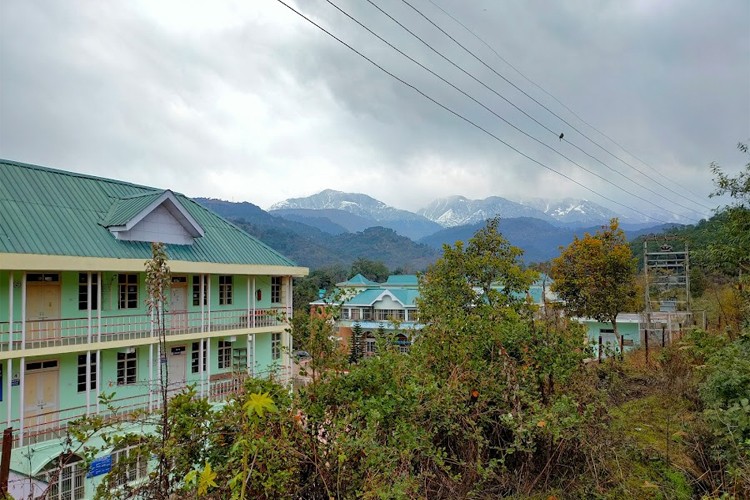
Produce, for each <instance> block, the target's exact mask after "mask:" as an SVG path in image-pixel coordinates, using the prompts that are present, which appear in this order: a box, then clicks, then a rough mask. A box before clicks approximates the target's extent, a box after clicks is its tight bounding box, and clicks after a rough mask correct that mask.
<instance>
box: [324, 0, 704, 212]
mask: <svg viewBox="0 0 750 500" xmlns="http://www.w3.org/2000/svg"><path fill="white" fill-rule="evenodd" d="M326 1H327V2H328V3H329V4H331V5H332V6H333V7H334V8H336V9H337V10H338V11H339V12H341V13H342V14H344V15H345V16H347V17H348V18H349V19H351V20H352V21H354V22H355V23H357V24H358V25H360V26H361V27H362V28H364V29H366V30H367V31H368V32H370V33H371V34H372V35H373V36H375V37H377V38H378V39H379V40H380V41H382V42H383V43H385V44H387V45H388V46H389V47H391V48H392V49H394V50H395V51H397V52H398V53H400V54H401V55H403V56H404V57H406V58H407V59H409V60H410V61H412V62H414V63H415V64H417V65H418V66H420V67H421V68H422V69H424V70H426V71H428V72H429V73H430V74H432V75H433V76H435V77H437V78H439V79H440V80H442V81H443V82H445V83H446V84H448V85H450V86H451V87H453V88H454V89H455V90H457V91H458V92H461V93H462V94H463V95H465V96H466V97H468V98H469V99H471V100H472V101H474V102H476V103H477V104H479V105H480V106H482V107H483V108H484V109H486V110H487V111H489V112H490V113H492V114H493V115H495V116H496V117H497V118H499V119H501V120H502V121H504V122H505V123H507V124H508V125H510V126H511V127H513V128H514V129H516V130H517V131H519V132H521V133H522V134H524V135H525V136H527V137H529V138H531V139H532V140H534V141H536V142H538V143H539V144H541V145H543V146H544V147H546V148H548V149H550V150H552V151H554V152H555V153H557V154H558V155H560V156H562V157H563V158H565V159H566V160H568V161H570V162H571V163H573V164H574V165H576V166H578V167H580V168H581V169H583V170H585V171H586V172H588V173H590V174H592V175H594V176H596V177H598V178H600V179H602V180H603V181H605V182H607V183H608V184H611V185H613V186H615V187H617V188H618V189H621V190H622V191H624V192H626V193H627V194H629V195H631V196H634V197H636V198H638V199H640V200H641V201H645V202H646V203H649V204H650V205H653V206H655V207H657V208H659V209H661V210H665V211H666V212H669V213H671V211H670V210H668V209H666V208H664V207H662V206H661V205H658V204H656V203H654V202H652V201H650V200H648V199H646V198H643V197H641V196H639V195H637V194H635V193H632V192H630V191H628V190H626V189H624V188H621V187H620V186H618V185H616V184H614V183H613V182H612V181H610V180H609V179H606V178H605V177H602V176H601V175H599V174H597V173H595V172H593V171H591V170H589V169H587V168H585V167H584V166H582V165H581V164H579V163H578V162H576V161H574V160H572V159H570V158H568V157H567V156H566V155H564V154H563V153H561V152H560V151H558V150H557V149H555V148H553V147H551V146H549V145H547V144H546V143H544V142H542V141H541V140H539V139H537V138H535V137H533V136H531V135H529V134H528V133H526V132H524V131H523V130H521V129H520V128H518V127H517V126H515V125H513V124H512V123H510V122H509V121H508V120H506V119H505V118H503V117H502V116H500V115H498V114H497V113H495V112H494V111H493V110H491V109H490V108H488V107H487V106H486V105H484V104H483V103H481V102H480V101H478V100H477V99H475V98H474V97H472V96H470V95H469V94H467V93H466V92H464V91H463V90H461V89H459V88H458V87H457V86H455V85H454V84H452V83H451V82H449V81H447V80H446V79H445V78H443V77H441V76H440V75H438V74H437V73H435V72H434V71H432V70H430V69H429V68H427V67H425V66H424V65H423V64H421V63H420V62H418V61H416V60H415V59H414V58H412V57H411V56H409V55H407V54H405V53H404V52H403V51H401V50H400V49H398V48H397V47H395V46H394V45H393V44H391V43H390V42H388V41H387V40H385V39H383V37H381V36H380V35H378V34H377V33H375V32H374V31H373V30H371V29H370V28H368V27H367V26H365V25H364V24H362V23H361V22H360V21H358V20H357V19H355V18H354V17H352V16H351V15H350V14H348V13H347V12H345V11H344V10H342V9H341V8H340V7H339V6H338V5H336V4H335V3H333V2H332V1H331V0H326ZM367 1H368V2H369V3H370V4H371V5H372V6H373V7H375V8H376V9H378V10H379V11H380V12H381V13H382V14H384V15H385V16H387V17H388V18H389V19H390V20H391V21H393V22H394V23H396V24H398V25H399V26H400V27H401V28H403V29H404V30H405V31H407V32H408V33H409V34H410V35H412V36H413V37H414V38H416V39H417V40H419V41H420V42H422V44H424V45H425V46H426V47H427V48H429V49H430V50H431V51H433V52H434V53H435V54H437V55H438V56H440V57H441V58H443V59H444V60H445V61H447V62H448V63H450V64H451V65H453V66H454V67H455V68H456V69H458V70H460V71H461V72H463V73H464V74H466V75H467V76H469V77H470V78H472V79H473V80H474V81H476V82H477V83H479V84H480V85H482V86H483V87H485V88H486V89H487V90H489V91H490V92H492V93H494V94H495V95H497V96H498V97H500V98H501V99H503V100H504V101H505V102H507V103H508V104H510V105H511V106H513V107H514V108H516V109H517V110H518V111H520V112H521V113H523V114H524V115H525V116H527V117H528V118H530V119H531V120H533V121H534V122H535V123H537V124H538V125H539V126H541V127H542V128H544V129H545V130H547V131H548V132H551V133H552V134H553V135H554V136H555V137H557V134H558V133H557V132H556V131H554V130H552V129H550V128H549V127H547V126H546V125H544V124H543V123H541V122H540V121H539V120H537V119H536V118H534V117H533V116H531V115H529V114H528V113H527V112H526V111H524V110H523V109H521V108H520V107H518V106H517V105H516V104H514V103H513V102H511V101H510V100H508V99H507V98H506V97H505V96H503V95H502V94H500V93H499V92H497V91H496V90H495V89H493V88H491V87H490V86H489V85H487V84H486V83H484V82H483V81H481V80H480V79H478V78H477V77H476V76H474V75H473V74H471V73H469V72H468V71H466V70H465V69H464V68H462V67H461V66H459V65H458V64H457V63H455V62H454V61H453V60H451V59H450V58H448V57H447V56H445V55H444V54H442V53H441V52H440V51H438V50H437V49H435V48H434V47H432V45H430V44H429V43H427V42H426V41H425V40H424V39H422V38H421V37H420V36H419V35H417V34H416V33H414V32H413V31H412V30H410V29H409V28H408V27H406V26H404V25H403V24H402V23H401V22H400V21H398V20H397V19H395V18H394V17H393V16H392V15H390V14H389V13H388V12H386V11H385V10H383V9H382V8H381V7H380V6H378V5H377V4H376V3H374V2H373V0H367ZM560 138H561V139H562V137H560ZM566 142H568V143H569V144H571V145H572V146H574V147H575V148H576V149H578V150H579V151H581V152H582V153H584V154H585V155H587V156H589V157H590V158H592V159H594V160H596V161H597V162H599V163H601V164H602V165H604V166H605V167H606V168H607V169H609V170H610V171H611V172H613V173H616V174H617V175H619V176H621V177H622V178H624V179H625V180H628V181H630V182H632V183H633V184H635V185H637V186H639V187H641V188H643V189H645V190H647V191H649V192H651V193H653V194H655V195H656V196H661V194H660V193H658V192H656V191H654V190H653V189H651V188H649V187H648V186H644V185H643V184H641V183H639V182H637V181H635V180H633V179H631V178H629V177H628V176H626V175H625V174H623V173H622V172H620V171H618V170H616V169H614V168H612V167H610V166H609V165H607V164H606V163H604V162H603V161H601V160H599V159H598V158H596V157H595V156H593V155H591V154H589V153H588V152H586V151H584V150H583V149H581V148H580V147H578V146H577V145H575V144H574V143H572V142H570V141H566ZM670 201H672V203H674V204H675V205H678V206H680V207H682V208H684V209H686V210H689V211H691V212H692V211H694V210H693V209H692V208H690V207H688V206H686V205H683V204H682V203H679V202H676V201H673V200H670ZM672 215H675V214H672ZM685 218H687V219H689V220H692V221H694V222H697V220H695V219H692V218H690V217H685Z"/></svg>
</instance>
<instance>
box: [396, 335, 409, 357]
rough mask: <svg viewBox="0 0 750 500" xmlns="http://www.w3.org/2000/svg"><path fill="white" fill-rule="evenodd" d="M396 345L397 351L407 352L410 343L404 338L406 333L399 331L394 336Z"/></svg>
mask: <svg viewBox="0 0 750 500" xmlns="http://www.w3.org/2000/svg"><path fill="white" fill-rule="evenodd" d="M396 345H397V346H398V352H400V353H402V354H406V353H407V352H409V346H410V345H411V342H409V339H408V338H406V335H404V334H403V333H399V334H398V336H397V337H396Z"/></svg>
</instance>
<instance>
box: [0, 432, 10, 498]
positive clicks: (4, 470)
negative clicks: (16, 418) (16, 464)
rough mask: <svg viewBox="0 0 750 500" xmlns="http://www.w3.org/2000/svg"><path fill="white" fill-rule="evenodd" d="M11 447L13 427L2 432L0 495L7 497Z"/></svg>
mask: <svg viewBox="0 0 750 500" xmlns="http://www.w3.org/2000/svg"><path fill="white" fill-rule="evenodd" d="M12 447H13V427H8V428H7V429H5V430H4V431H3V451H2V456H0V495H4V496H7V495H8V477H9V476H10V451H11V448H12Z"/></svg>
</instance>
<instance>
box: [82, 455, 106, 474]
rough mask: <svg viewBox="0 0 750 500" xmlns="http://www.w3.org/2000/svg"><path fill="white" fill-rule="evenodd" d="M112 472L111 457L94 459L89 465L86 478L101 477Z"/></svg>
mask: <svg viewBox="0 0 750 500" xmlns="http://www.w3.org/2000/svg"><path fill="white" fill-rule="evenodd" d="M110 470H112V455H107V456H106V457H99V458H95V459H94V460H92V461H91V465H89V471H88V473H86V477H94V476H101V475H102V474H106V473H107V472H109V471H110Z"/></svg>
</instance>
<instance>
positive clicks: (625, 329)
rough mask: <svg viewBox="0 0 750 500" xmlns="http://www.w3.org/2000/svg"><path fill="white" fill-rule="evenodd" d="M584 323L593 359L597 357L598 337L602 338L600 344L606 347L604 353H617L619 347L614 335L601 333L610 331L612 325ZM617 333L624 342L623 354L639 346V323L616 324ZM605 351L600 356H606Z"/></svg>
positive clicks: (593, 322) (588, 321) (594, 322)
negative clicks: (608, 351)
mask: <svg viewBox="0 0 750 500" xmlns="http://www.w3.org/2000/svg"><path fill="white" fill-rule="evenodd" d="M584 323H585V324H586V327H587V328H588V339H589V343H590V344H592V345H593V348H594V357H598V356H599V345H598V344H599V335H601V336H602V344H603V345H605V346H608V347H604V350H605V351H606V350H610V351H613V352H619V350H620V347H619V345H618V343H617V338H616V337H615V335H614V333H607V332H602V330H611V329H612V323H602V322H599V321H590V320H587V321H584ZM617 332H618V333H619V334H620V335H622V337H623V340H624V341H625V344H626V345H625V352H627V351H630V350H632V349H637V348H638V347H639V346H640V339H641V333H640V324H639V323H633V322H628V323H624V322H618V323H617ZM628 344H630V345H628ZM605 351H603V352H602V355H605V354H606V352H605Z"/></svg>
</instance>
